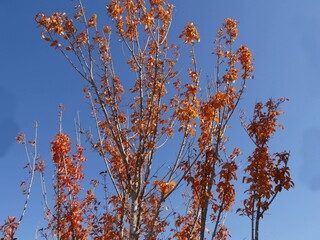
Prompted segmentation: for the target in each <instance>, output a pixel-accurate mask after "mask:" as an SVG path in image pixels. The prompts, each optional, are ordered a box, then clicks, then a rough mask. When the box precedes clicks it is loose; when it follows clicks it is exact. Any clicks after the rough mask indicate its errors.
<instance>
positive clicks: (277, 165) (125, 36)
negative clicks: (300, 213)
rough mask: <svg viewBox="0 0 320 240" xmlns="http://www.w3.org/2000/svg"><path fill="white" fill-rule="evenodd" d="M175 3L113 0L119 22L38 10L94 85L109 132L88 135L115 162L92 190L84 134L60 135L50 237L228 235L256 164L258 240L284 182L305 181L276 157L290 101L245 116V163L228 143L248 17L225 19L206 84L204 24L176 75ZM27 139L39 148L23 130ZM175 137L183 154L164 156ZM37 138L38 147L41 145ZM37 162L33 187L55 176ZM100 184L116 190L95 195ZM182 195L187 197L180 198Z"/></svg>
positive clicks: (99, 119)
mask: <svg viewBox="0 0 320 240" xmlns="http://www.w3.org/2000/svg"><path fill="white" fill-rule="evenodd" d="M173 10H174V6H173V5H172V4H170V3H168V2H167V1H165V0H150V1H144V0H111V1H109V3H108V4H107V5H106V11H107V14H108V16H109V17H110V18H111V19H112V20H113V24H112V25H111V26H109V25H101V24H103V23H102V22H98V16H97V15H96V14H93V15H89V14H88V13H87V11H86V9H85V8H84V5H83V4H82V1H81V0H79V1H77V5H76V6H75V13H74V15H73V16H68V15H67V14H66V13H63V12H56V13H53V14H51V15H45V14H43V13H40V14H37V15H36V17H35V20H36V22H37V24H38V26H39V27H40V28H41V37H42V39H44V40H45V41H47V42H49V45H50V46H51V47H53V48H55V49H57V50H58V51H60V52H61V53H62V55H63V56H64V57H65V58H66V60H67V61H68V62H69V64H70V65H71V67H72V68H73V69H74V70H75V71H76V72H77V73H79V75H80V76H81V77H82V78H83V79H84V80H85V83H86V85H85V87H84V89H83V91H84V94H85V98H86V99H87V101H88V102H89V103H90V104H91V113H92V114H91V116H92V117H93V119H94V120H95V125H96V130H97V131H96V133H92V132H89V131H86V129H78V132H79V134H84V135H85V136H86V137H87V140H88V143H89V145H88V146H87V148H90V147H91V149H92V150H93V151H96V152H97V153H98V154H99V156H100V157H101V161H103V162H104V165H105V168H104V169H101V174H100V175H101V176H97V177H96V180H93V181H91V185H92V188H91V189H84V187H83V185H82V181H83V180H84V179H85V170H84V163H85V162H86V161H90V159H88V160H87V159H86V157H84V155H85V148H84V147H82V146H81V144H80V141H77V144H76V145H75V146H74V150H72V148H73V147H72V144H71V140H70V137H69V136H68V135H67V134H65V133H64V132H63V131H62V130H60V131H59V133H58V134H57V135H56V136H55V137H54V140H53V141H52V142H51V152H52V161H53V164H54V167H55V173H54V184H53V193H54V202H53V203H52V204H51V203H48V204H46V206H45V209H46V212H45V219H46V220H47V225H46V226H44V227H43V228H42V229H41V232H42V236H43V237H44V238H46V239H51V238H53V239H132V240H134V239H136V240H137V239H150V240H151V239H181V240H182V239H201V240H202V239H209V238H210V239H215V240H218V239H219V240H225V239H227V238H229V237H231V233H230V231H229V229H228V227H227V226H226V225H225V224H224V218H225V216H226V214H227V213H228V212H230V211H232V210H234V209H233V206H234V205H235V202H236V200H238V201H240V200H241V198H239V199H236V196H238V195H236V189H235V182H236V181H239V180H238V178H237V175H238V174H239V172H240V171H244V172H243V173H240V174H241V175H243V174H244V178H243V183H244V184H246V186H247V190H246V191H245V195H246V199H245V200H244V201H243V206H242V207H240V208H239V209H238V212H239V213H240V215H245V216H248V217H249V218H250V219H251V221H252V225H251V226H249V227H251V228H252V240H258V233H259V220H260V219H261V218H262V217H263V215H264V213H265V212H266V211H267V210H268V209H269V207H270V205H271V203H272V202H273V201H274V199H275V197H276V196H277V194H278V193H279V192H281V190H282V189H285V190H289V189H290V188H291V187H293V182H292V180H291V178H290V172H289V168H288V160H289V153H288V152H285V151H284V152H277V153H274V154H271V153H270V152H269V151H270V149H269V148H270V146H269V141H270V140H271V138H272V136H273V135H274V134H275V132H276V128H277V127H278V128H282V125H280V124H279V123H278V122H277V119H278V117H279V115H280V114H281V113H282V112H281V111H280V110H279V106H280V104H281V103H282V102H283V101H284V99H280V100H277V101H275V100H269V101H268V102H267V103H266V104H263V103H257V104H256V106H255V109H254V114H253V118H252V120H251V121H250V122H249V123H246V122H245V119H244V117H242V118H241V122H242V125H243V127H244V129H245V131H246V132H247V134H248V136H249V138H248V143H249V144H251V142H253V143H254V147H255V149H254V151H253V153H252V155H251V156H249V157H248V161H247V166H246V167H245V168H244V169H243V168H242V169H241V168H239V164H238V160H237V159H238V158H239V156H240V155H241V150H240V149H239V148H237V147H235V148H233V149H228V148H229V147H227V145H226V143H227V142H228V141H229V138H230V137H227V130H228V129H229V128H230V127H231V124H230V119H231V118H232V117H233V115H235V113H236V112H237V111H236V110H237V108H238V106H239V102H240V100H241V98H242V97H243V94H244V92H245V90H246V84H247V81H248V80H249V79H253V70H254V67H253V57H252V53H251V51H250V49H249V48H248V47H246V46H245V45H240V46H239V45H237V44H236V39H237V36H238V28H237V27H238V26H237V25H238V23H237V21H236V20H234V19H231V18H228V19H225V21H224V22H223V25H222V27H221V28H220V29H219V30H218V32H217V37H216V39H215V40H214V47H213V54H214V56H215V59H216V62H215V78H214V79H213V80H211V82H210V83H208V84H207V85H206V84H204V83H203V82H202V81H201V79H200V77H201V76H200V66H198V62H197V59H196V55H195V51H196V45H197V43H198V42H200V34H199V32H198V30H197V28H196V27H195V25H194V24H193V23H187V24H186V27H185V28H184V29H183V30H182V31H181V34H180V35H179V38H180V39H181V40H182V42H183V46H184V47H186V48H188V49H189V50H190V67H189V68H187V69H186V74H185V75H184V74H183V73H179V72H178V71H177V70H176V64H177V63H178V60H179V57H180V51H179V49H180V47H179V45H178V44H176V43H171V42H170V41H169V36H170V34H169V30H170V27H171V23H172V14H173ZM113 32H114V33H115V35H116V36H114V38H118V39H120V42H121V44H122V45H123V46H124V47H125V48H126V51H127V53H128V54H129V57H128V58H127V59H125V62H126V63H127V65H128V72H127V75H124V76H122V75H121V73H123V72H124V71H123V69H121V70H120V71H121V73H119V74H117V72H118V71H119V69H117V63H116V62H114V59H113V56H112V51H111V50H112V49H111V48H110V46H111V39H112V37H111V35H112V34H114V33H113ZM211 51H212V50H211ZM205 92H207V96H205V97H204V95H205V94H204V93H205ZM61 111H62V110H61ZM61 114H62V112H60V116H61ZM250 139H251V142H250ZM17 141H18V142H20V143H22V144H24V145H25V146H26V145H28V144H29V143H30V142H29V143H28V142H27V141H26V140H25V137H24V135H23V134H20V135H19V136H18V138H17ZM170 142H171V143H173V144H174V146H175V147H174V151H173V152H172V154H171V156H170V157H169V159H163V158H162V157H161V151H168V150H166V149H170V148H168V143H170ZM32 143H33V144H32V145H31V146H32V147H33V148H36V140H35V141H33V142H32ZM228 146H230V145H228ZM169 151H172V150H169ZM72 152H73V153H72ZM30 162H31V163H33V164H30V165H29V168H30V171H29V173H30V178H29V180H30V184H29V187H27V190H26V191H27V192H28V189H31V187H32V180H33V175H34V174H35V173H36V172H38V173H40V175H41V179H42V181H43V183H44V178H43V173H44V172H45V164H44V161H42V160H40V159H39V158H35V159H33V160H32V161H30ZM46 164H50V163H46ZM99 178H100V180H99ZM101 178H103V183H102V182H101ZM95 188H102V189H103V191H104V193H105V196H100V195H98V194H95V193H94V189H95ZM240 194H241V193H239V195H240ZM46 196H47V193H46V192H44V194H43V197H44V199H45V202H46V199H47V198H46ZM240 196H241V195H240ZM172 199H179V200H178V201H177V200H175V201H174V203H173V204H170V203H171V202H172V201H171V200H172ZM26 201H28V199H26ZM103 203H106V204H105V205H104V204H103ZM23 215H24V212H23V214H22V217H23ZM21 220H22V218H21ZM20 222H21V221H18V222H17V221H15V218H14V217H9V218H8V220H7V221H6V222H5V223H4V225H3V226H2V227H1V228H0V230H1V232H2V233H3V239H13V238H14V234H15V232H16V230H17V228H18V227H19V224H20Z"/></svg>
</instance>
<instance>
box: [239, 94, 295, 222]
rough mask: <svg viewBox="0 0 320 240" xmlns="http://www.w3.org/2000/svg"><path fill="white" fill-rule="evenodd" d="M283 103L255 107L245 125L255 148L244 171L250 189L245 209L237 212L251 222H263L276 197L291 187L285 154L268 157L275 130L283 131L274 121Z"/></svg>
mask: <svg viewBox="0 0 320 240" xmlns="http://www.w3.org/2000/svg"><path fill="white" fill-rule="evenodd" d="M286 100H287V99H284V98H281V99H278V100H277V101H274V100H272V99H270V100H269V101H267V103H266V104H262V103H257V104H256V106H255V110H254V117H253V119H252V120H251V122H250V123H249V124H245V123H244V126H245V128H246V130H247V132H248V135H249V137H250V138H251V139H252V140H253V142H254V143H255V146H256V148H255V150H254V152H253V154H252V156H249V158H248V166H247V167H246V168H245V169H244V171H245V172H246V173H247V175H246V176H245V177H244V178H243V181H244V182H245V183H246V184H248V185H249V188H248V190H246V193H247V194H248V198H247V199H245V200H244V208H243V209H239V210H238V211H241V212H242V214H244V215H247V216H249V217H250V218H252V216H253V215H256V216H255V218H258V219H259V218H262V217H263V214H264V212H265V211H266V210H268V208H269V206H270V204H271V203H272V201H273V199H274V198H275V196H276V195H277V194H278V193H279V192H280V191H281V190H282V189H285V190H289V189H290V188H292V187H293V186H294V183H293V181H292V179H291V178H290V171H289V167H288V160H289V155H290V154H289V153H288V152H286V151H284V152H276V153H274V154H271V153H269V141H270V139H271V137H272V136H273V135H274V134H275V132H276V127H279V128H281V129H282V128H283V126H282V125H281V124H279V123H278V122H277V118H278V116H279V115H281V114H282V111H281V110H279V105H280V104H281V103H282V102H284V101H286Z"/></svg>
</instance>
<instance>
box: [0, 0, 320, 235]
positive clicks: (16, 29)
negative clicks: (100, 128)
mask: <svg viewBox="0 0 320 240" xmlns="http://www.w3.org/2000/svg"><path fill="white" fill-rule="evenodd" d="M84 2H87V1H84ZM90 2H91V4H92V5H94V4H93V3H92V2H97V4H98V5H99V6H103V5H104V1H103V0H96V1H90ZM173 2H174V4H175V5H176V11H175V13H174V22H175V23H174V27H173V29H172V34H171V36H172V37H173V38H174V36H177V35H178V34H179V32H180V31H181V30H182V28H183V26H184V24H185V23H186V22H187V21H191V22H194V23H195V25H196V26H197V28H198V30H199V33H200V35H201V43H200V44H199V45H198V46H197V56H198V60H199V61H200V65H201V68H202V69H203V71H204V73H208V74H211V72H212V67H213V61H212V60H213V58H212V55H211V54H210V53H211V52H212V41H213V39H214V37H215V33H216V30H217V28H218V27H219V26H220V25H221V23H222V21H223V19H224V18H228V17H232V18H235V19H237V20H238V21H239V23H240V25H239V31H240V36H239V39H238V43H244V44H246V45H247V46H248V47H250V49H251V50H252V52H253V55H254V58H255V61H254V64H255V66H256V70H255V74H254V75H255V80H254V81H250V83H249V84H248V87H247V92H246V94H245V96H244V99H243V102H242V105H241V108H243V109H245V110H246V112H247V113H248V115H249V114H250V113H251V108H252V106H253V105H254V103H255V102H256V101H260V100H263V101H265V100H267V99H268V98H269V97H271V96H272V97H274V98H278V97H282V96H285V97H288V98H289V99H290V101H289V102H288V103H286V104H285V105H284V106H283V110H284V111H285V115H284V116H283V117H281V120H280V121H281V123H282V124H284V126H285V130H284V131H281V132H279V134H277V136H276V138H275V139H274V147H275V149H287V150H290V151H291V159H290V167H291V171H292V177H293V179H294V181H295V184H296V186H295V188H294V189H293V190H291V191H290V192H282V194H280V195H279V197H278V198H277V199H276V201H275V202H274V204H273V205H272V206H271V209H270V211H269V214H267V215H266V216H265V218H264V219H263V221H262V224H261V240H302V239H318V238H319V236H320V228H319V226H318V225H319V222H320V204H319V201H320V151H319V149H320V137H319V136H320V107H319V103H320V91H319V90H320V75H319V73H318V71H319V69H320V59H319V56H320V14H319V10H320V2H319V1H316V0H300V1H298V0H281V1H279V0H259V1H257V0H224V1H213V0H176V1H173ZM67 6H69V2H68V1H65V0H30V1H25V0H1V1H0V29H1V32H0V70H1V71H0V72H1V75H0V109H1V114H0V189H1V198H0V206H1V208H0V223H2V221H3V220H4V219H5V218H6V216H7V215H19V214H20V209H21V210H22V204H23V198H22V196H21V190H20V188H19V182H20V181H21V180H24V176H25V172H23V170H22V166H23V165H24V163H25V155H24V152H23V149H22V147H21V146H20V145H18V144H15V143H14V138H15V136H16V135H17V133H18V132H19V131H23V132H25V133H26V134H28V135H29V136H32V134H33V122H34V120H38V121H39V122H40V129H39V141H40V143H39V147H40V151H41V154H42V156H43V158H44V159H45V160H46V161H48V162H49V161H50V154H49V149H50V145H49V142H50V140H51V139H52V136H54V134H55V133H56V131H57V130H58V121H57V106H58V105H59V104H60V103H63V104H64V105H65V106H66V108H67V110H68V111H67V112H66V114H65V118H64V119H65V120H64V125H65V128H66V129H69V131H70V133H73V131H72V130H70V129H73V118H74V116H75V115H76V111H77V110H80V111H81V112H82V113H83V118H85V112H86V109H87V104H86V103H85V100H84V99H83V95H82V92H81V89H82V87H83V81H82V80H81V79H80V78H79V77H78V76H77V75H76V74H75V73H74V72H73V71H72V69H71V68H70V67H69V65H68V64H67V63H66V61H65V60H64V59H63V57H62V56H61V55H60V54H59V53H58V52H57V51H54V50H53V49H52V48H49V47H48V45H47V43H45V42H43V41H41V40H40V34H39V32H40V30H39V29H38V28H37V27H36V24H35V22H34V15H35V14H36V13H37V12H42V11H43V12H46V13H51V12H53V11H56V10H64V9H66V8H67ZM93 11H95V9H93ZM99 11H100V12H103V11H104V8H100V9H99ZM119 54H121V52H119ZM82 113H81V114H82ZM238 131H242V130H241V129H240V130H238ZM242 134H243V133H242ZM241 144H242V146H241V147H242V148H244V149H246V146H245V144H244V143H239V145H241ZM249 153H250V152H246V154H249ZM244 157H245V156H243V158H244ZM243 160H244V159H243ZM92 171H93V172H94V170H92ZM97 171H100V169H99V170H97ZM48 182H49V183H50V175H49V176H48ZM39 189H40V184H39V182H38V181H37V180H36V182H35V188H34V192H33V194H32V196H31V201H30V209H28V210H29V211H28V213H27V215H26V219H25V221H24V222H22V225H21V229H20V230H19V233H18V235H17V236H18V237H19V239H32V238H33V235H34V232H35V228H36V227H37V226H39V227H41V222H42V209H41V200H39V199H40V196H41V195H40V192H39ZM231 218H232V219H231ZM227 223H228V224H229V226H230V227H231V233H232V234H233V238H232V239H235V240H245V239H247V240H248V239H249V238H250V235H249V234H250V222H249V219H246V218H244V217H243V218H239V217H236V218H234V216H230V219H228V220H227Z"/></svg>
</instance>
